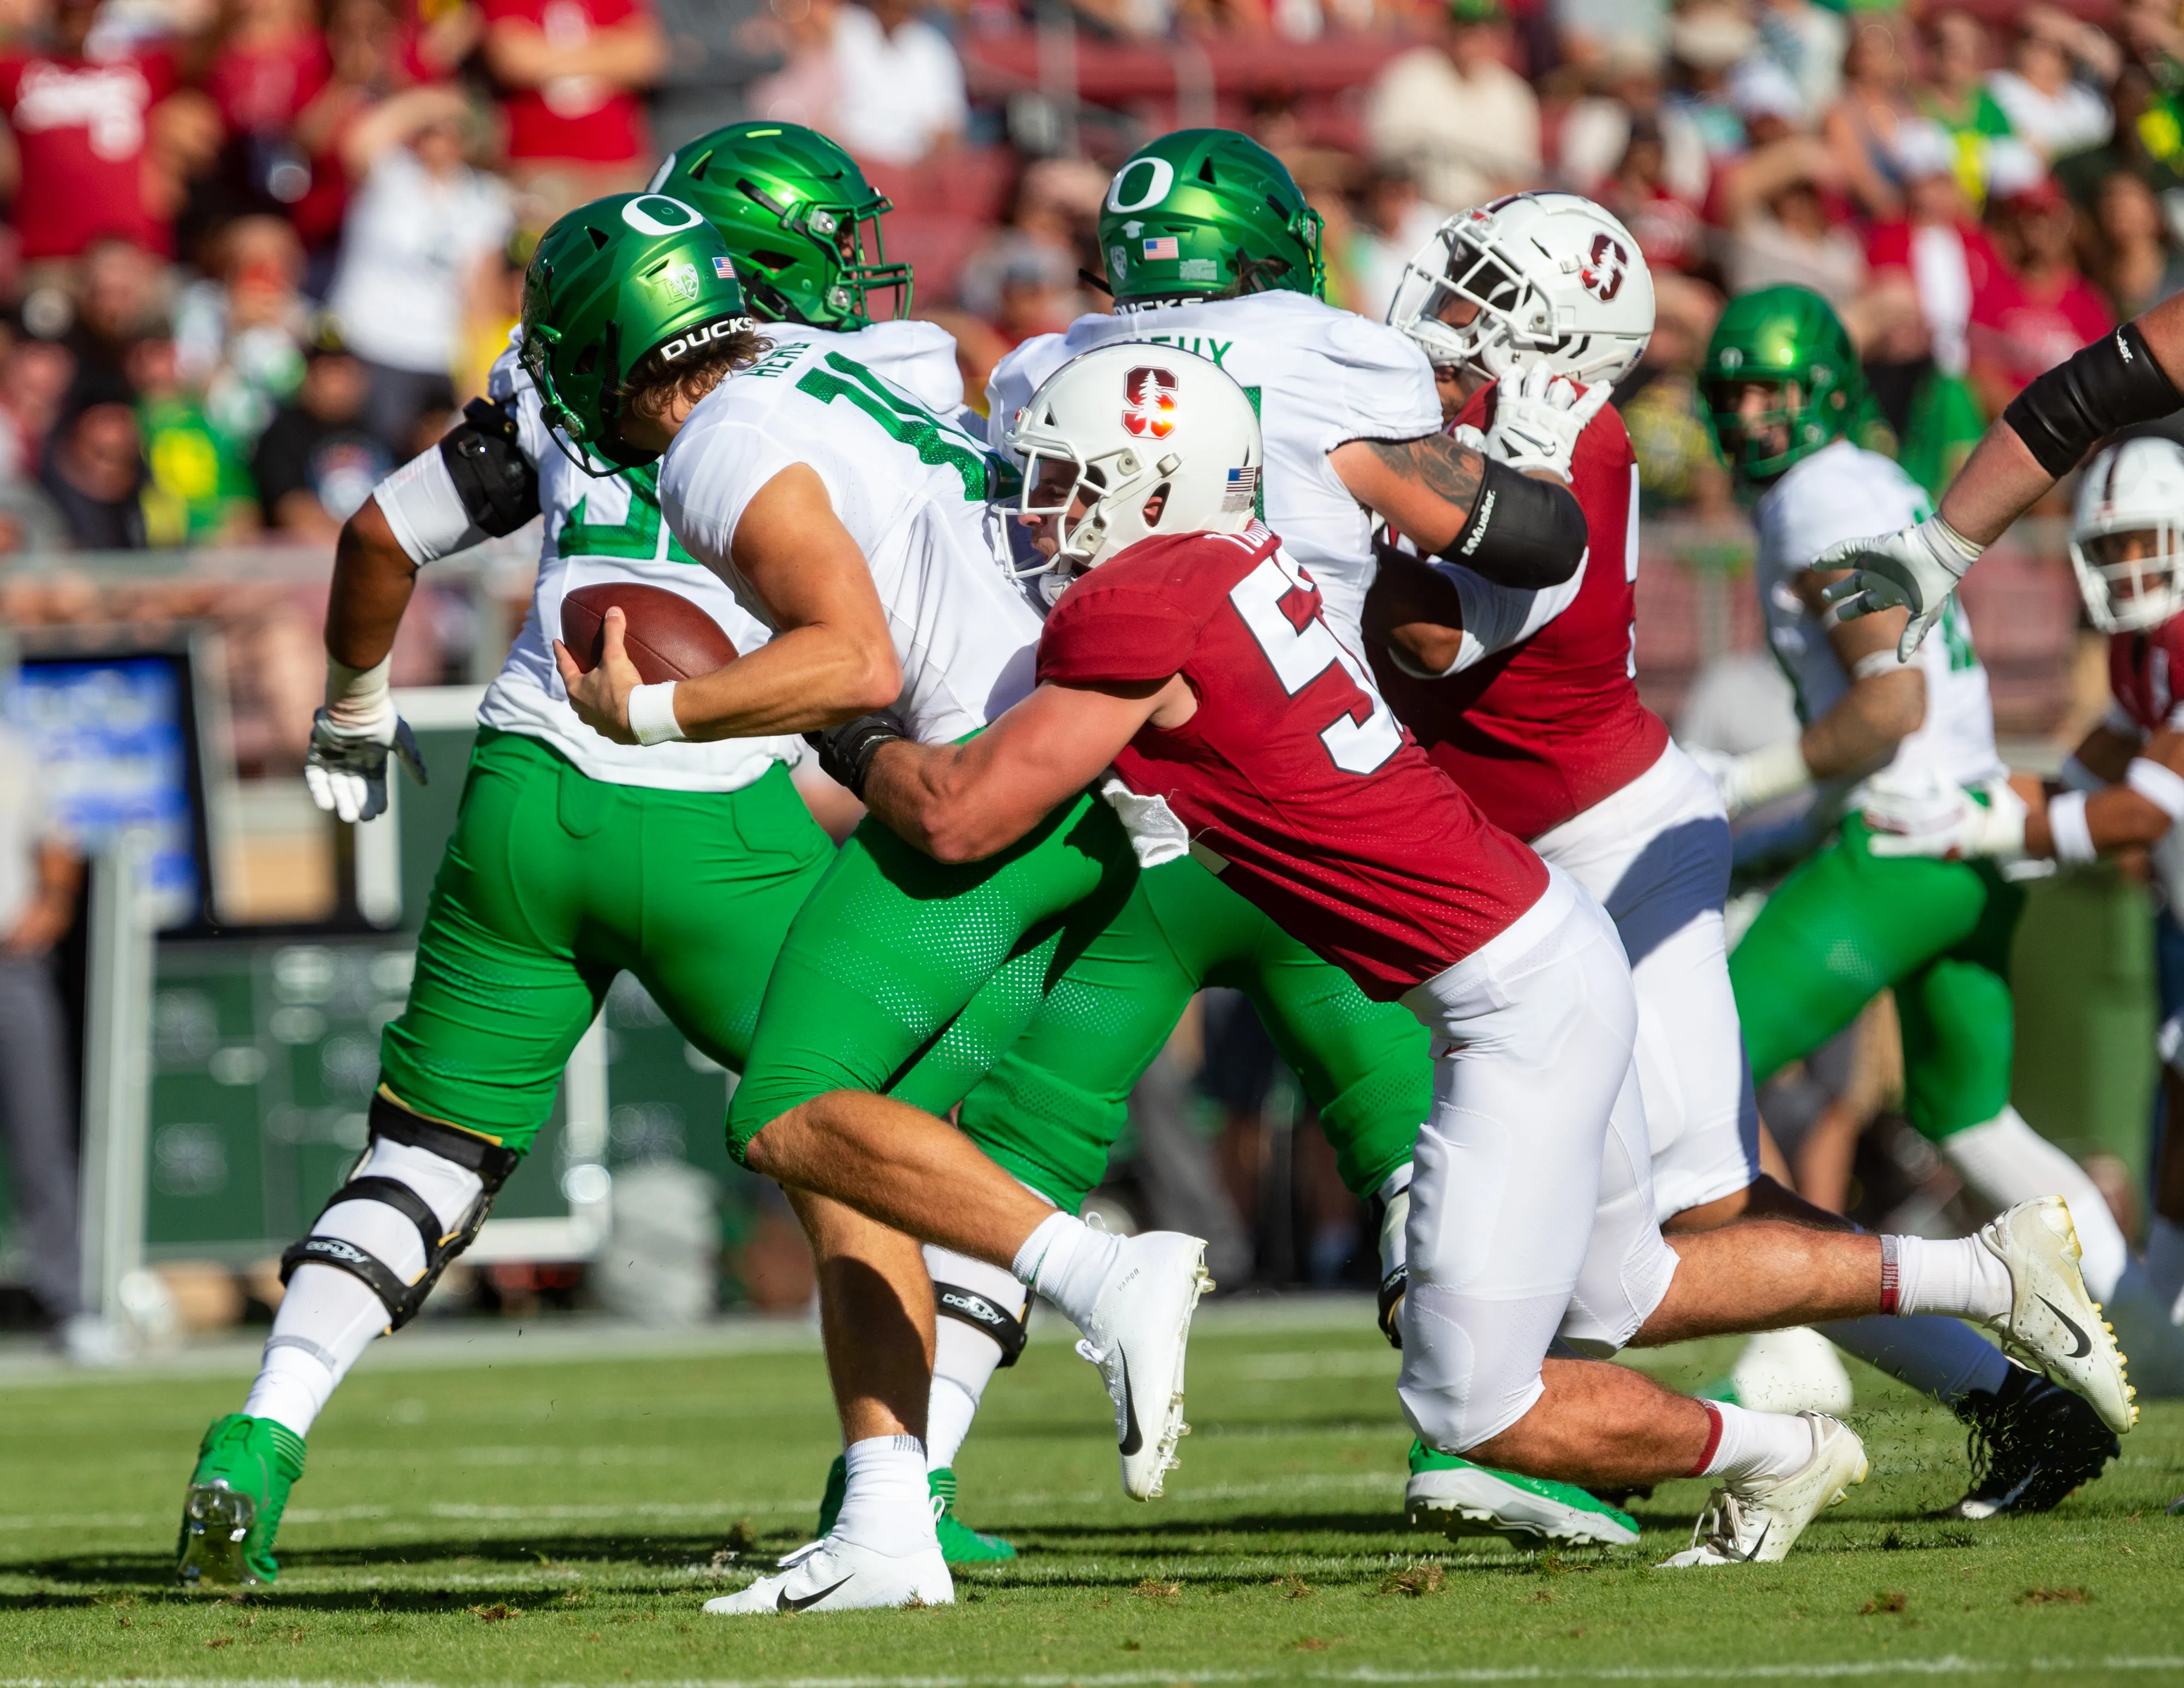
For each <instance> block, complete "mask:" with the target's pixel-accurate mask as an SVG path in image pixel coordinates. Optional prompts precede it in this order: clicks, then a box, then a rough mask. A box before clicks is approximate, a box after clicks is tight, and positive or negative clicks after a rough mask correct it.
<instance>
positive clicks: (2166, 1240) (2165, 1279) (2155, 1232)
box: [2146, 1127, 2184, 1324]
mask: <svg viewBox="0 0 2184 1688" xmlns="http://www.w3.org/2000/svg"><path fill="white" fill-rule="evenodd" d="M2180 1128H2184V1127H2180ZM2146 1275H2147V1276H2148V1278H2149V1279H2152V1280H2153V1290H2154V1293H2155V1294H2156V1295H2159V1296H2160V1298H2161V1300H2162V1302H2163V1304H2164V1305H2165V1306H2167V1307H2168V1309H2169V1322H2170V1323H2171V1324H2175V1323H2177V1322H2178V1321H2177V1312H2178V1309H2177V1303H2178V1302H2179V1301H2184V1225H2180V1224H2178V1223H2176V1221H2175V1220H2174V1219H2165V1218H2163V1217H2161V1215H2159V1213H2157V1214H2155V1215H2154V1216H2153V1224H2152V1225H2151V1226H2150V1227H2148V1230H2147V1234H2146Z"/></svg>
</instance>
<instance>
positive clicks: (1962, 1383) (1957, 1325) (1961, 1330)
mask: <svg viewBox="0 0 2184 1688" xmlns="http://www.w3.org/2000/svg"><path fill="white" fill-rule="evenodd" d="M1814 1329H1816V1330H1818V1331H1819V1333H1820V1334H1821V1335H1823V1336H1825V1337H1826V1338H1827V1339H1828V1340H1829V1341H1830V1342H1832V1343H1834V1344H1835V1345H1836V1347H1838V1348H1841V1349H1842V1350H1843V1351H1845V1352H1846V1353H1850V1354H1855V1355H1856V1356H1857V1357H1858V1358H1859V1359H1861V1360H1863V1361H1864V1362H1866V1364H1867V1365H1869V1366H1872V1367H1874V1368H1876V1369H1878V1370H1880V1371H1883V1372H1886V1373H1888V1375H1889V1376H1890V1377H1892V1378H1894V1379H1896V1381H1897V1382H1898V1383H1900V1384H1908V1385H1909V1386H1910V1387H1911V1388H1913V1389H1915V1390H1918V1391H1919V1394H1921V1395H1924V1396H1930V1397H1931V1398H1932V1399H1933V1400H1936V1401H1940V1402H1941V1403H1942V1405H1943V1406H1944V1407H1954V1406H1955V1405H1956V1404H1957V1403H1958V1401H1962V1400H1963V1399H1964V1397H1965V1396H1967V1395H1970V1393H1971V1392H1972V1391H1973V1390H1989V1391H1992V1390H1997V1389H2000V1388H2001V1387H2002V1385H2003V1381H2004V1379H2007V1378H2008V1377H2009V1361H2007V1360H2005V1359H2003V1357H2002V1350H2000V1349H1999V1348H1997V1347H1996V1346H1995V1345H1994V1344H1992V1342H1990V1341H1988V1340H1986V1338H1985V1337H1983V1336H1981V1334H1979V1332H1977V1331H1976V1330H1974V1329H1972V1328H1971V1327H1970V1325H1968V1324H1965V1323H1962V1322H1961V1321H1960V1320H1957V1319H1953V1318H1931V1317H1924V1316H1922V1317H1919V1318H1897V1317H1895V1316H1894V1315H1892V1314H1889V1313H1868V1314H1867V1315H1866V1316H1865V1317H1864V1318H1844V1319H1836V1321H1834V1322H1833V1323H1830V1324H1823V1325H1816V1326H1814Z"/></svg>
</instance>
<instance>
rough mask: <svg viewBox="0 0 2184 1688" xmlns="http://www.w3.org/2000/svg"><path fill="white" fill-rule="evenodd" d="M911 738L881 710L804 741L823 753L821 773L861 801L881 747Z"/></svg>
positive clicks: (813, 734) (809, 734)
mask: <svg viewBox="0 0 2184 1688" xmlns="http://www.w3.org/2000/svg"><path fill="white" fill-rule="evenodd" d="M908 736H909V735H908V734H906V733H904V731H903V730H902V723H901V722H900V721H897V720H896V719H895V718H894V716H891V715H889V714H888V713H886V712H885V711H884V710H881V711H878V712H876V713H874V714H872V715H861V716H858V717H857V718H856V719H855V721H844V722H843V723H842V724H841V725H840V726H839V727H828V728H827V730H826V731H825V732H824V733H805V735H804V738H805V743H806V744H810V745H811V747H812V748H813V749H816V750H817V751H818V752H819V768H820V772H822V773H824V774H825V775H826V776H827V778H829V779H831V780H833V781H834V782H835V783H837V784H839V785H844V786H847V787H848V788H849V789H850V792H851V793H852V794H855V796H856V797H858V798H860V799H861V798H862V797H863V796H864V794H865V776H866V774H868V773H870V772H872V758H873V757H875V756H877V755H879V753H880V746H881V745H883V744H892V743H893V742H894V740H896V739H898V738H907V737H908Z"/></svg>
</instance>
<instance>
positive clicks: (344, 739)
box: [304, 661, 425, 822]
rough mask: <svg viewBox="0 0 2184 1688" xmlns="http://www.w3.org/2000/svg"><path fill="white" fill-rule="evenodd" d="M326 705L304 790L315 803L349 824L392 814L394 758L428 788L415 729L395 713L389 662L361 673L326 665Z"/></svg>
mask: <svg viewBox="0 0 2184 1688" xmlns="http://www.w3.org/2000/svg"><path fill="white" fill-rule="evenodd" d="M326 667H327V670H328V672H327V675H326V705H325V707H324V708H322V709H320V710H319V711H318V713H317V714H315V715H314V716H312V717H311V748H310V749H309V750H307V751H305V752H304V786H305V788H307V789H308V790H309V792H310V794H311V801H312V802H314V803H315V804H317V805H319V807H320V808H321V809H323V810H325V811H326V812H327V813H328V814H331V815H337V816H340V817H341V818H342V819H343V821H349V822H354V821H370V820H374V819H376V818H377V817H378V816H382V815H384V814H385V813H386V812H387V755H388V754H389V753H390V752H391V753H392V754H393V755H395V756H396V757H398V759H399V760H401V763H402V766H404V767H405V768H407V769H409V777H411V778H412V779H414V780H415V781H416V782H417V783H418V784H420V785H422V784H424V783H425V760H424V758H423V757H421V756H420V755H418V754H417V739H416V736H415V734H414V733H411V732H410V731H409V722H408V721H404V720H403V719H402V717H401V716H398V715H397V714H396V713H395V712H394V694H393V693H392V692H390V691H389V690H388V689H387V663H386V662H382V663H380V664H379V665H378V666H376V667H374V668H365V669H356V668H350V667H347V666H344V665H343V664H341V663H338V662H331V661H329V662H328V663H327V665H326Z"/></svg>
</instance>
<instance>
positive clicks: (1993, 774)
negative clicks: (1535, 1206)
mask: <svg viewBox="0 0 2184 1688" xmlns="http://www.w3.org/2000/svg"><path fill="white" fill-rule="evenodd" d="M1932 508H1933V507H1932V505H1931V503H1930V502H1929V501H1928V499H1927V497H1926V493H1925V488H1923V487H1920V486H1919V484H1918V482H1915V481H1914V480H1913V479H1912V478H1911V477H1910V476H1908V475H1907V474H1905V473H1904V472H1903V469H1902V468H1901V467H1900V466H1898V465H1897V463H1896V462H1895V461H1894V460H1893V459H1891V458H1886V457H1883V456H1882V455H1880V453H1878V452H1873V451H1866V450H1864V449H1862V448H1859V447H1858V446H1855V445H1853V444H1852V443H1850V442H1849V441H1848V440H1837V441H1836V442H1835V443H1833V444H1832V445H1830V446H1826V447H1825V448H1822V449H1821V450H1819V451H1816V452H1814V454H1812V455H1811V456H1810V457H1808V458H1806V459H1805V460H1803V461H1802V462H1801V463H1799V464H1797V465H1796V466H1794V467H1793V468H1791V470H1790V471H1789V472H1788V473H1787V474H1786V475H1784V476H1782V478H1781V479H1780V480H1779V481H1777V482H1775V484H1774V485H1773V486H1772V487H1769V488H1768V490H1767V493H1766V494H1765V496H1763V498H1762V499H1760V500H1759V507H1758V510H1757V511H1756V512H1755V515H1756V520H1757V522H1758V529H1759V559H1758V588H1759V603H1760V608H1761V610H1762V611H1763V614H1764V615H1765V616H1766V618H1767V638H1768V642H1769V644H1770V645H1771V646H1772V647H1773V649H1774V652H1775V660H1776V661H1777V662H1778V663H1780V665H1781V667H1782V671H1783V672H1784V673H1785V674H1786V675H1788V676H1789V678H1790V683H1791V686H1792V687H1793V688H1795V689H1796V691H1797V716H1798V718H1799V719H1800V720H1801V721H1806V722H1807V723H1808V724H1809V723H1810V722H1812V721H1818V720H1819V718H1820V717H1821V716H1824V715H1825V714H1826V713H1827V712H1828V711H1829V710H1831V709H1833V708H1834V707H1835V705H1836V701H1837V700H1838V699H1841V696H1842V695H1843V694H1844V693H1845V692H1847V691H1848V690H1849V689H1850V677H1849V676H1848V675H1847V673H1845V672H1844V671H1843V666H1842V664H1841V662H1840V661H1839V660H1836V653H1835V648H1834V647H1833V646H1832V645H1830V643H1828V638H1827V633H1826V631H1825V628H1823V627H1821V625H1820V621H1819V617H1817V616H1814V614H1813V613H1812V612H1811V611H1810V610H1808V609H1807V608H1806V607H1805V604H1804V603H1803V601H1802V599H1800V598H1799V597H1798V596H1797V593H1795V592H1794V591H1792V590H1791V580H1792V578H1793V577H1795V576H1797V575H1798V574H1801V573H1802V572H1803V571H1805V570H1806V569H1808V568H1809V567H1810V566H1811V565H1812V563H1813V560H1814V558H1815V557H1817V556H1818V555H1819V554H1820V553H1821V552H1822V551H1824V550H1825V549H1827V548H1828V547H1829V546H1830V545H1832V544H1834V543H1836V541H1838V540H1841V539H1854V538H1858V537H1859V536H1860V535H1862V534H1868V533H1880V532H1886V531H1887V530H1889V529H1891V528H1895V527H1902V526H1909V525H1910V524H1911V523H1913V522H1915V521H1925V518H1926V517H1927V516H1928V515H1931V513H1932ZM1912 660H1913V661H1914V662H1916V663H1917V664H1918V665H1919V666H1920V668H1921V669H1923V670H1924V671H1925V676H1926V718H1925V721H1924V722H1923V723H1922V724H1921V725H1920V727H1919V730H1918V731H1917V732H1916V733H1912V734H1911V735H1910V736H1909V737H1908V738H1905V739H1904V740H1903V743H1902V744H1899V745H1898V746H1897V750H1896V757H1895V760H1893V761H1892V762H1891V763H1890V764H1889V766H1888V767H1887V769H1886V771H1885V774H1886V777H1890V778H1891V779H1892V782H1893V781H1895V780H1896V779H1897V778H1898V777H1902V778H1904V779H1908V781H1910V782H1914V783H1923V782H1925V780H1927V779H1929V778H1930V777H1938V778H1940V779H1942V780H1943V781H1946V782H1949V783H1954V784H1957V785H1976V784H1979V783H1981V782H1983V781H1986V780H1990V779H1998V778H2001V777H2003V774H2004V772H2006V771H2005V769H2004V767H2003V760H2002V758H2001V757H2000V756H1999V755H1997V754H1996V751H1995V748H1994V706H1993V704H1992V700H1991V699H1990V698H1989V696H1988V694H1987V681H1986V669H1985V668H1983V667H1982V666H1981V665H1980V660H1979V654H1978V652H1977V651H1975V649H1973V648H1972V630H1971V622H1970V619H1969V618H1968V617H1967V616H1965V614H1964V603H1963V600H1962V599H1958V598H1956V597H1952V598H1951V599H1949V604H1948V608H1947V610H1946V611H1945V612H1944V613H1943V615H1942V622H1941V625H1940V626H1939V627H1936V629H1935V630H1934V632H1932V633H1931V635H1929V636H1928V638H1926V640H1925V643H1923V644H1921V645H1920V646H1919V650H1918V654H1917V655H1915V656H1914V657H1913V658H1912ZM1875 777H1882V776H1875Z"/></svg>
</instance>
